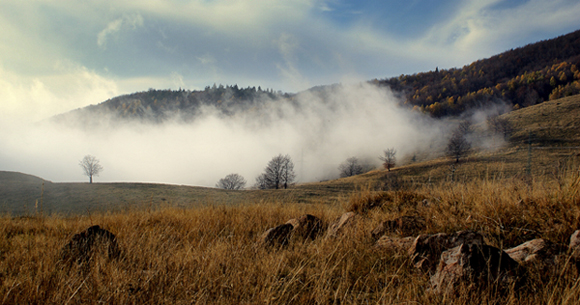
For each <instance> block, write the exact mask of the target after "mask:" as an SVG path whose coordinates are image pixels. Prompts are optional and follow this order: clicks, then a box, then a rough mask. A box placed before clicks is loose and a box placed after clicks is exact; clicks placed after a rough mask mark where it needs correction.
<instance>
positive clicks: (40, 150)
mask: <svg viewBox="0 0 580 305" xmlns="http://www.w3.org/2000/svg"><path fill="white" fill-rule="evenodd" d="M399 104H400V103H399V101H398V100H397V98H396V97H395V96H394V95H393V94H392V93H391V92H390V91H388V90H386V89H384V88H382V89H381V88H377V87H376V86H373V85H370V84H357V85H348V86H347V85H336V86H328V87H323V88H322V89H320V90H317V91H306V92H303V93H300V94H298V95H296V96H294V97H293V98H292V99H288V100H277V101H269V102H265V103H262V104H261V105H262V106H260V107H255V108H252V109H250V110H245V111H242V112H237V113H236V114H234V115H231V116H224V115H223V114H220V113H218V112H217V111H215V110H214V109H212V108H211V107H207V108H204V109H203V112H202V113H203V115H201V116H200V117H198V118H197V119H195V120H194V121H193V122H190V123H183V122H181V121H180V120H173V121H167V122H164V123H162V124H146V123H123V124H114V125H108V124H102V125H100V126H96V127H92V128H84V129H83V128H77V127H74V126H72V125H66V124H58V123H54V122H50V121H45V122H43V123H39V124H36V125H33V126H27V125H24V124H22V125H20V126H18V125H16V124H11V125H9V126H2V127H3V129H4V132H3V133H2V134H1V135H0V145H1V150H0V168H1V169H2V170H10V171H19V172H24V173H28V174H33V175H37V176H40V177H42V178H44V179H47V180H51V181H54V182H83V181H88V178H86V177H84V176H83V174H82V171H81V168H80V167H79V165H78V163H79V161H80V160H81V159H82V158H83V156H85V155H87V154H90V155H94V156H96V157H97V158H98V159H99V160H100V163H101V165H102V166H103V168H104V170H103V172H102V173H101V175H100V176H99V177H95V182H160V183H172V184H188V185H198V186H209V187H213V186H214V185H215V183H216V182H217V181H218V180H219V179H220V178H223V177H224V176H226V175H228V174H230V173H239V174H241V175H242V176H244V177H245V178H246V180H247V181H248V186H251V185H253V184H254V181H255V178H256V177H257V176H258V175H259V174H260V173H262V172H263V170H264V168H265V166H266V165H267V163H268V161H269V160H270V159H271V158H272V157H274V156H276V155H278V154H288V155H290V157H291V158H292V160H293V161H294V164H295V172H296V176H297V180H298V182H310V181H320V180H325V179H333V178H337V177H338V170H337V167H338V166H339V164H340V163H342V162H343V161H344V160H346V159H347V158H348V157H352V156H355V157H357V158H358V159H359V160H361V161H362V162H363V163H367V164H370V165H373V166H375V167H378V166H380V161H379V159H378V157H379V156H380V155H381V154H382V152H383V150H384V149H387V148H395V149H396V150H397V158H398V159H399V160H401V159H402V158H403V157H404V156H409V155H411V154H415V153H422V152H423V153H424V152H427V151H430V150H433V149H434V147H433V145H434V143H437V142H441V139H443V138H444V137H445V134H446V131H447V130H448V128H449V127H448V124H446V123H445V122H444V121H442V120H436V119H431V118H429V117H427V116H426V115H423V114H420V113H417V112H413V111H411V110H410V109H408V108H402V107H400V106H399Z"/></svg>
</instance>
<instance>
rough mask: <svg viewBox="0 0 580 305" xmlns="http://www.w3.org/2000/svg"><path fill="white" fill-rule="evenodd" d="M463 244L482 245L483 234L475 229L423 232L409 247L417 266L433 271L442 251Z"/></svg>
mask: <svg viewBox="0 0 580 305" xmlns="http://www.w3.org/2000/svg"><path fill="white" fill-rule="evenodd" d="M461 244H465V245H468V246H469V245H478V246H482V245H483V244H484V242H483V236H482V235H481V234H479V233H476V232H473V231H459V232H455V233H453V234H445V233H438V234H431V235H428V234H421V235H419V236H417V238H415V240H414V242H413V245H412V246H411V248H410V249H409V255H411V257H412V259H413V262H414V263H415V267H417V268H420V269H422V270H425V271H433V270H435V267H436V266H437V263H438V262H439V258H440V257H441V253H443V251H446V250H448V249H451V248H455V247H457V246H459V245H461Z"/></svg>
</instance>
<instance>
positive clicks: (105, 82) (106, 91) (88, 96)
mask: <svg viewBox="0 0 580 305" xmlns="http://www.w3.org/2000/svg"><path fill="white" fill-rule="evenodd" d="M53 71H54V72H53V74H49V75H44V76H38V77H34V78H26V77H22V76H20V75H17V74H15V73H13V72H10V71H6V70H3V69H1V68H0V87H1V88H2V90H0V100H1V101H2V102H1V103H0V117H1V118H2V120H3V121H4V122H14V121H21V122H35V121H39V120H43V119H45V118H47V117H49V116H52V115H55V114H59V113H62V112H66V111H69V110H71V109H74V108H79V107H84V106H86V105H88V104H96V103H100V102H102V101H104V100H106V99H108V98H109V97H111V96H115V95H117V94H118V93H119V91H118V88H117V85H116V84H115V82H114V81H113V80H110V79H107V78H104V77H102V76H100V75H98V74H96V73H95V72H93V71H90V70H88V69H87V68H85V67H83V66H78V65H75V64H73V63H71V62H60V63H58V64H57V65H55V67H54V70H53Z"/></svg>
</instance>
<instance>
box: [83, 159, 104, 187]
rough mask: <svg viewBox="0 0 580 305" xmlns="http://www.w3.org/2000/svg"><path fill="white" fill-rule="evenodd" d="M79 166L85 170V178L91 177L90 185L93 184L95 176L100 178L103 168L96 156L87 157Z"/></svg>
mask: <svg viewBox="0 0 580 305" xmlns="http://www.w3.org/2000/svg"><path fill="white" fill-rule="evenodd" d="M79 166H80V167H81V168H82V169H83V173H84V175H85V176H87V177H89V183H93V176H99V174H100V173H101V172H102V171H103V167H102V166H101V164H99V160H98V159H97V158H96V157H95V156H91V155H86V156H85V157H84V158H83V159H82V160H81V161H80V162H79Z"/></svg>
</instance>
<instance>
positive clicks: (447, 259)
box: [429, 244, 519, 294]
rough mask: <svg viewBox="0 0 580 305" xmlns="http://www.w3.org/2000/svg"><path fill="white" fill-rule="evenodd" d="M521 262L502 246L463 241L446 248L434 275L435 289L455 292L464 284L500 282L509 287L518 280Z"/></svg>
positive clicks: (431, 280)
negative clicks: (456, 288)
mask: <svg viewBox="0 0 580 305" xmlns="http://www.w3.org/2000/svg"><path fill="white" fill-rule="evenodd" d="M518 267H519V264H518V263H517V262H516V261H514V260H513V259H511V257H510V256H509V255H507V254H506V253H505V252H503V251H501V250H500V249H498V248H495V247H492V246H487V245H479V244H469V245H467V244H461V245H459V246H457V247H455V248H452V249H449V250H446V251H443V253H441V258H440V260H439V264H438V265H437V271H436V273H435V274H434V275H433V276H431V278H430V280H429V281H430V284H431V288H430V289H431V291H432V292H435V293H447V294H448V293H452V292H453V291H454V289H455V287H456V286H457V285H458V284H460V283H462V282H463V283H467V284H475V285H476V286H477V287H481V286H485V285H487V284H489V283H492V282H496V281H499V282H500V284H505V286H506V287H507V286H508V285H509V284H510V283H513V282H514V281H515V280H516V271H517V269H518Z"/></svg>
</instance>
